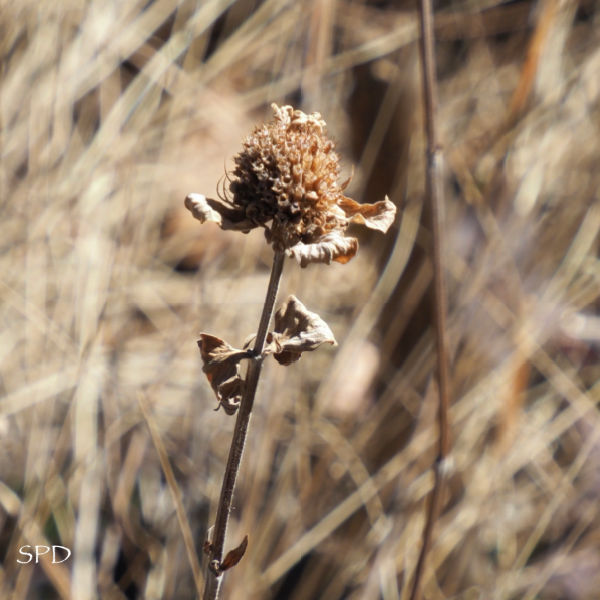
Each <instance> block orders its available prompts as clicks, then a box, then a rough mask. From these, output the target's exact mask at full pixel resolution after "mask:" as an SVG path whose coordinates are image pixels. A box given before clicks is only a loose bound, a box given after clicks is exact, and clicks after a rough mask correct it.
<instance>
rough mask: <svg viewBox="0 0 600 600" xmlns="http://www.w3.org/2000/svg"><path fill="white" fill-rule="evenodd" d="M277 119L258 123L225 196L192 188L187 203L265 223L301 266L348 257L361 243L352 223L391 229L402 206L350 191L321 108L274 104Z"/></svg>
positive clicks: (211, 216) (231, 225)
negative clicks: (350, 231) (355, 196)
mask: <svg viewBox="0 0 600 600" xmlns="http://www.w3.org/2000/svg"><path fill="white" fill-rule="evenodd" d="M272 107H273V111H274V113H275V118H274V120H273V121H271V122H269V123H266V124H264V125H262V126H259V127H257V128H256V129H255V130H254V131H253V132H252V134H251V135H250V136H248V138H246V140H245V141H244V143H243V150H242V151H241V152H240V153H239V154H238V155H237V156H236V157H235V159H234V161H235V165H236V166H235V169H234V170H233V174H232V177H231V180H230V184H229V190H225V189H224V190H223V194H222V195H221V197H220V198H219V199H218V200H213V199H210V198H205V197H204V196H202V195H201V194H190V195H189V196H188V197H187V198H186V201H185V205H186V207H187V208H188V209H189V210H190V211H191V212H192V214H193V215H194V217H195V218H197V219H198V220H200V221H201V222H203V223H204V222H206V221H213V222H215V223H217V224H218V225H219V226H221V227H222V228H223V229H232V230H236V231H243V232H248V231H249V230H250V229H253V228H256V227H264V229H265V235H266V238H267V241H268V242H270V243H271V244H272V245H273V248H274V250H276V251H279V252H284V251H285V252H287V254H288V255H289V256H292V257H294V258H296V260H297V261H298V262H299V263H300V265H301V266H303V267H304V266H306V265H307V264H309V263H311V262H321V263H327V264H329V263H330V262H331V261H337V262H340V263H346V262H348V261H349V260H350V259H351V258H352V257H353V256H354V255H355V254H356V251H357V249H358V242H357V240H356V239H354V238H345V237H344V232H345V230H346V228H347V227H348V225H349V223H351V222H355V223H359V224H362V225H366V226H367V227H369V228H371V229H376V230H378V231H383V232H385V231H387V229H388V228H389V226H390V225H391V223H392V222H393V220H394V217H395V214H396V207H395V206H394V204H393V203H392V202H390V201H389V199H388V198H386V199H385V200H382V201H381V202H377V203H375V204H359V203H358V202H355V201H354V200H352V199H351V198H347V197H346V196H344V194H343V190H344V188H345V186H346V183H340V182H339V181H338V178H339V173H340V166H339V157H338V155H337V153H336V152H335V150H334V144H333V142H332V141H331V140H329V139H328V138H327V136H326V135H325V126H326V125H325V121H324V120H323V119H322V118H321V115H320V114H319V113H312V114H309V115H307V114H305V113H303V112H302V111H300V110H294V109H293V108H292V107H291V106H283V107H279V106H277V105H276V104H273V105H272Z"/></svg>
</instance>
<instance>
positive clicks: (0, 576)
mask: <svg viewBox="0 0 600 600" xmlns="http://www.w3.org/2000/svg"><path fill="white" fill-rule="evenodd" d="M0 9H1V10H0V60H1V63H0V64H1V81H0V130H1V131H0V151H1V162H0V192H1V194H0V203H1V204H0V211H1V214H0V218H1V231H2V236H1V238H0V247H1V251H0V299H1V304H0V318H1V328H0V440H1V449H0V558H2V563H1V565H0V597H2V598H12V599H15V600H20V599H25V598H31V599H38V598H40V599H41V598H61V599H64V598H73V599H74V600H86V599H89V598H103V599H104V598H107V599H122V598H148V599H183V600H185V599H188V598H190V599H191V598H194V597H195V593H196V592H195V589H196V587H197V586H200V585H201V584H202V574H201V572H200V569H199V568H198V566H197V563H198V561H201V560H202V552H201V547H202V543H203V542H204V540H205V539H206V535H207V527H208V526H209V525H210V523H211V522H212V521H213V519H214V511H215V503H216V499H217V497H218V493H219V487H220V481H221V477H222V473H223V467H224V461H225V458H226V454H227V449H228V446H229V441H230V435H231V430H232V427H233V420H232V419H231V418H228V417H227V416H226V415H225V414H224V413H223V412H222V411H219V412H213V410H212V409H213V408H214V407H215V400H214V398H213V397H212V393H211V391H210V388H209V386H208V385H207V383H206V381H205V380H204V379H203V375H202V373H201V371H200V362H199V355H198V350H197V347H196V343H195V340H196V338H197V335H198V333H199V332H200V331H206V332H209V333H213V334H216V335H220V336H222V337H225V338H226V339H227V340H228V341H229V342H230V343H232V344H233V345H237V346H239V345H240V344H241V343H242V342H243V340H244V339H245V338H246V336H247V335H248V334H251V333H252V332H253V331H254V329H255V327H256V326H257V323H258V318H259V315H260V309H261V303H262V300H263V296H264V292H265V286H266V281H267V278H268V269H269V263H270V252H271V251H270V249H269V248H268V247H266V245H265V244H264V242H263V238H262V236H261V234H260V233H258V232H255V233H253V234H250V235H248V236H242V235H239V234H234V233H225V232H221V231H219V230H218V229H216V228H215V227H213V226H210V225H205V226H203V227H200V226H199V225H198V224H197V223H196V222H194V221H193V220H192V219H191V217H190V216H189V215H187V214H186V213H185V211H184V209H183V208H182V203H183V198H184V197H185V195H186V194H187V193H188V192H191V191H196V192H203V193H206V194H214V192H215V189H216V186H217V182H218V180H219V179H220V178H221V177H222V176H223V173H224V168H225V167H230V166H231V164H232V163H231V157H232V156H233V154H235V153H236V152H237V150H238V148H239V146H240V142H241V140H242V138H243V136H244V135H246V134H247V133H249V131H250V130H251V128H252V126H253V124H254V123H256V122H258V121H260V120H262V119H264V118H268V117H269V112H270V111H269V108H268V106H269V104H270V103H271V102H273V101H276V102H278V103H292V104H294V105H296V106H298V107H301V108H302V109H303V110H305V111H313V110H318V111H320V112H321V113H322V115H323V116H324V118H325V119H326V120H327V122H328V124H329V132H330V134H331V135H332V136H333V138H334V139H335V140H336V142H337V146H338V150H339V152H340V154H341V155H342V156H343V158H344V164H345V173H344V175H347V174H349V173H350V170H351V165H355V167H356V171H355V177H354V180H353V182H352V184H351V188H350V189H349V192H350V195H352V196H353V197H355V198H356V199H357V200H359V201H375V200H379V199H381V198H382V197H383V195H384V194H385V193H388V194H389V195H390V197H391V198H392V200H393V201H394V202H395V203H396V204H397V205H398V207H399V209H400V211H399V217H398V220H397V224H396V226H395V228H394V230H393V231H392V232H391V233H389V234H388V236H387V237H386V238H384V237H381V236H377V235H373V236H365V237H362V238H361V244H362V248H361V252H360V253H359V255H358V256H357V258H356V259H354V260H353V261H352V262H351V263H349V264H348V265H345V266H341V265H333V266H330V267H317V266H312V267H310V268H308V269H306V270H304V271H301V270H300V269H299V268H297V266H296V265H294V264H292V262H291V261H288V264H286V269H285V272H284V284H283V287H284V290H283V291H284V293H294V294H296V295H297V296H299V297H300V299H301V300H302V301H303V302H304V303H305V304H306V305H307V307H308V308H309V309H311V310H314V311H317V312H319V313H320V314H321V316H323V317H324V318H325V319H326V320H327V321H328V323H329V324H330V326H331V328H332V329H333V331H334V332H335V334H336V336H337V338H338V341H339V347H338V348H336V349H331V350H330V349H329V348H328V349H326V350H321V351H319V352H317V353H314V354H310V355H305V356H304V357H303V359H302V361H301V362H300V363H298V364H297V365H294V366H293V367H290V368H288V369H283V368H281V367H279V366H277V365H276V364H275V363H274V362H273V364H269V365H268V367H267V368H266V370H265V373H264V378H263V380H262V382H261V387H260V390H259V397H258V401H257V406H256V410H255V414H254V417H253V421H252V429H251V436H250V441H249V445H248V447H247V451H246V454H245V460H244V465H243V472H242V476H241V480H240V482H239V486H238V490H237V494H236V499H235V502H234V505H235V507H234V514H233V522H232V526H231V529H230V532H229V536H230V537H229V540H230V544H229V545H231V546H232V545H235V544H237V543H239V541H241V539H242V537H243V536H244V535H245V534H246V533H248V534H249V538H250V543H249V547H248V552H247V555H246V556H245V557H244V559H243V561H242V562H241V563H240V565H238V566H237V567H236V568H235V569H234V570H233V571H231V572H230V573H229V574H228V575H227V577H226V582H225V588H224V591H225V597H226V598H232V599H239V598H256V599H258V598H261V599H262V598H278V599H292V600H300V599H313V598H314V599H317V598H323V599H326V600H329V599H331V600H335V599H338V598H340V599H341V598H348V599H379V598H381V599H383V600H396V599H404V598H406V597H407V593H408V589H409V582H410V578H411V575H412V573H413V570H414V567H415V563H416V559H417V555H418V550H419V544H420V538H421V530H422V526H423V514H424V513H423V506H424V505H423V500H424V498H425V496H426V495H427V493H428V491H429V490H430V488H431V484H432V475H431V472H430V471H429V470H428V466H429V465H430V463H431V460H432V458H433V453H434V445H435V440H436V435H437V434H436V426H435V419H434V416H435V401H436V393H435V386H434V383H432V376H433V367H434V360H435V356H434V353H433V345H432V331H431V319H430V310H429V302H430V299H429V293H430V292H429V287H430V280H431V265H430V262H429V258H428V254H427V247H428V242H429V230H428V227H427V215H426V214H423V210H422V204H423V202H422V201H423V197H422V195H423V193H422V189H423V141H422V134H421V128H422V122H421V106H420V87H419V86H420V81H419V65H418V54H417V51H416V46H415V36H416V16H415V13H414V11H413V5H412V4H411V3H408V2H392V1H390V2H385V1H379V2H369V3H364V2H361V1H359V0H310V1H308V0H307V1H306V2H293V1H291V0H289V1H287V0H264V1H258V0H256V1H253V0H237V1H236V0H205V1H191V0H155V1H150V2H147V1H143V2H138V1H136V0H127V1H125V2H121V1H117V0H104V1H100V0H89V1H87V2H86V1H83V0H66V1H63V2H49V1H45V0H41V1H40V0H38V1H36V2H33V1H32V0H22V1H20V2H12V1H8V0H2V1H1V2H0ZM436 11H437V15H438V18H437V20H436V35H437V38H438V61H439V65H438V71H439V73H438V74H439V84H440V95H441V102H440V113H439V119H440V127H441V132H442V137H443V140H444V155H445V163H446V164H445V168H446V181H445V184H446V190H447V198H446V200H447V207H446V212H447V215H446V219H447V220H446V234H447V245H448V252H447V255H446V261H447V268H448V274H449V281H450V306H451V314H450V327H451V331H450V335H451V344H452V357H451V358H452V377H453V391H454V403H453V407H452V413H451V417H452V422H453V427H452V430H453V431H452V435H453V440H454V451H453V460H454V464H455V473H454V475H453V477H452V479H451V486H450V489H449V491H448V498H447V504H446V507H445V510H444V512H443V514H442V516H441V519H440V522H439V524H438V527H437V534H436V541H435V544H434V546H433V549H432V553H431V556H430V559H431V560H430V567H429V569H428V571H427V573H426V582H425V589H424V593H425V597H426V598H427V599H430V600H434V599H435V600H437V599H442V598H465V599H469V600H471V599H483V598H486V599H487V598H492V599H498V600H500V599H513V598H514V599H517V598H527V599H534V598H540V599H556V600H558V599H566V600H569V599H573V600H575V599H590V600H593V599H595V598H598V597H600V595H599V594H600V593H599V592H598V590H600V515H599V504H598V494H599V493H600V410H599V409H598V400H599V399H600V387H599V386H598V378H599V374H600V368H599V364H598V357H599V353H598V348H599V346H598V345H599V343H600V315H599V314H598V307H599V295H600V293H599V291H600V263H599V260H598V249H599V246H598V230H599V227H600V203H599V202H598V190H599V189H600V172H599V169H598V165H599V164H600V160H599V159H600V144H599V140H600V137H599V136H600V104H599V102H600V29H599V24H600V8H599V7H598V3H597V2H594V1H593V0H582V1H581V2H579V3H577V2H574V1H573V0H540V1H539V2H529V1H519V2H513V3H507V4H502V3H500V2H497V1H495V0H492V1H491V2H490V1H487V0H475V1H469V0H452V1H451V2H445V3H443V4H441V5H439V6H437V7H436ZM151 432H152V433H153V435H151ZM161 457H162V465H161V460H160V458H161ZM165 457H168V465H167V464H166V462H165ZM165 468H166V471H165ZM169 468H170V469H171V470H172V471H170V470H169ZM169 482H170V485H169ZM173 482H175V485H173ZM177 507H179V509H177ZM186 537H187V540H188V544H187V546H186V543H185V540H186ZM190 540H191V541H192V544H191V545H190V543H189V542H190ZM24 544H29V545H36V544H38V545H51V544H61V545H63V546H67V547H68V548H70V549H72V556H71V558H70V559H69V560H68V561H67V562H64V563H62V564H52V563H51V561H50V560H49V557H46V558H45V559H44V560H43V561H42V562H41V564H40V565H38V566H33V565H26V566H24V565H21V564H18V563H17V562H16V561H17V558H19V554H18V549H19V548H20V547H21V546H23V545H24ZM194 545H195V549H194V548H192V549H191V550H190V548H191V546H194ZM186 548H187V550H186ZM194 565H196V566H194ZM194 572H195V578H194ZM195 579H196V580H195Z"/></svg>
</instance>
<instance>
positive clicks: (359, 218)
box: [338, 196, 396, 233]
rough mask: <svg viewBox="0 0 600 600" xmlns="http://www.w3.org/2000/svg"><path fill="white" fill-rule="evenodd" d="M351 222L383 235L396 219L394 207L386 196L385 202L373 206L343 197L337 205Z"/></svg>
mask: <svg viewBox="0 0 600 600" xmlns="http://www.w3.org/2000/svg"><path fill="white" fill-rule="evenodd" d="M338 205H339V207H340V208H341V209H342V210H343V211H344V213H346V217H348V218H349V220H350V221H351V222H354V223H360V224H361V225H366V226H367V227H369V228H370V229H376V230H377V231H381V232H383V233H385V232H386V231H387V230H388V229H389V227H390V225H391V224H392V223H393V222H394V218H395V217H396V206H395V204H394V203H393V202H390V199H389V198H388V197H387V196H386V197H385V200H381V201H380V202H375V204H359V203H358V202H356V201H355V200H352V198H347V197H346V196H344V197H343V198H342V199H341V201H340V202H339V203H338Z"/></svg>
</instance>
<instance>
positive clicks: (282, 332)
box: [198, 296, 336, 415]
mask: <svg viewBox="0 0 600 600" xmlns="http://www.w3.org/2000/svg"><path fill="white" fill-rule="evenodd" d="M322 344H336V341H335V338H334V337H333V333H332V332H331V329H329V326H328V325H327V323H325V321H323V319H321V317H319V315H317V314H316V313H314V312H311V311H309V310H308V309H307V308H306V307H305V306H304V304H302V302H300V300H298V298H296V297H295V296H290V297H289V298H288V299H287V300H286V301H285V302H284V304H283V305H282V306H281V308H280V309H279V310H278V311H277V312H276V313H275V323H274V327H273V331H271V332H269V334H268V336H267V344H266V345H265V349H264V351H263V356H266V355H268V354H273V357H274V358H275V360H277V362H279V364H281V365H290V364H292V363H293V362H295V361H297V360H298V359H299V358H300V356H301V355H302V353H303V352H310V351H312V350H316V349H317V348H318V347H319V346H321V345H322ZM198 346H199V347H200V354H201V357H202V361H203V363H204V366H203V369H202V370H203V371H204V373H205V374H206V377H207V379H208V381H209V383H210V385H211V387H212V389H213V391H214V393H215V395H216V397H217V401H218V402H219V406H218V407H217V408H219V407H221V406H222V407H223V410H224V411H225V412H226V413H227V414H228V415H232V414H234V413H235V411H236V410H237V408H238V406H239V404H240V402H241V400H242V395H243V393H244V379H243V377H242V375H241V372H240V362H241V361H242V359H244V358H253V353H252V351H251V350H248V349H246V350H239V349H237V348H234V347H233V346H231V345H229V344H228V343H227V342H226V341H225V340H222V339H220V338H218V337H215V336H213V335H209V334H207V333H202V334H200V339H199V340H198Z"/></svg>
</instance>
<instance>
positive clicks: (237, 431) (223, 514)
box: [204, 252, 285, 600]
mask: <svg viewBox="0 0 600 600" xmlns="http://www.w3.org/2000/svg"><path fill="white" fill-rule="evenodd" d="M284 257H285V255H284V253H283V252H276V253H275V255H274V257H273V267H272V269H271V278H270V280H269V287H268V289H267V296H266V298H265V304H264V306H263V311H262V315H261V318H260V324H259V327H258V333H257V335H256V341H255V343H254V349H253V354H254V358H253V359H252V361H251V362H250V365H249V367H248V373H247V375H246V386H245V390H244V396H243V398H242V401H241V403H240V408H239V411H238V415H237V419H236V421H235V428H234V430H233V439H232V440H231V447H230V448H229V457H228V459H227V467H226V469H225V475H224V476H223V484H222V487H221V496H220V498H219V506H218V508H217V517H216V520H215V526H214V529H213V534H212V540H211V541H210V546H209V547H210V550H209V555H210V565H209V567H210V568H209V569H208V575H207V581H206V587H205V588H204V600H215V599H216V598H218V596H219V590H220V588H221V582H222V579H223V573H222V572H221V569H220V567H221V563H222V561H223V549H224V546H225V534H226V533H227V524H228V522H229V515H230V513H231V501H232V498H233V490H234V488H235V481H236V478H237V475H238V472H239V470H240V464H241V461H242V454H243V452H244V446H245V444H246V435H247V433H248V425H249V423H250V415H251V414H252V406H253V405H254V397H255V395H256V388H257V386H258V380H259V378H260V372H261V369H262V362H263V357H262V352H263V349H264V345H265V340H266V337H267V330H268V327H269V322H270V321H271V317H272V315H273V307H274V306H275V300H276V298H277V290H278V289H279V281H280V279H281V273H282V271H283V260H284Z"/></svg>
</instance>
